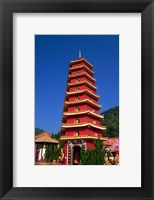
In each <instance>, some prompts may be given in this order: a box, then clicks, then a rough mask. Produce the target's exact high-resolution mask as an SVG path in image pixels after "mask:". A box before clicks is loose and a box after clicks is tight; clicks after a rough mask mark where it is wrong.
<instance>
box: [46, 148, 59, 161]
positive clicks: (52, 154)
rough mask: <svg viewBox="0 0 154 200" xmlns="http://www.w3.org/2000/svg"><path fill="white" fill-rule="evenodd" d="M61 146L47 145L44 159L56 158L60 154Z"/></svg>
mask: <svg viewBox="0 0 154 200" xmlns="http://www.w3.org/2000/svg"><path fill="white" fill-rule="evenodd" d="M60 150H61V146H58V145H53V144H52V145H51V144H50V145H47V146H46V151H45V160H46V161H47V162H52V161H53V160H57V159H58V157H59V155H60Z"/></svg>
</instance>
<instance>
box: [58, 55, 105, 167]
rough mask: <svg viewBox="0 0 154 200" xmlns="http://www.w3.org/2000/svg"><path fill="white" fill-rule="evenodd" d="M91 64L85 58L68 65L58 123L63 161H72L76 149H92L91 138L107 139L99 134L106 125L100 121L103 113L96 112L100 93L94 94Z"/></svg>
mask: <svg viewBox="0 0 154 200" xmlns="http://www.w3.org/2000/svg"><path fill="white" fill-rule="evenodd" d="M92 68H93V65H92V64H90V63H89V62H88V61H87V60H86V59H84V58H79V59H78V60H75V61H71V62H70V65H69V75H68V81H67V87H66V88H67V90H66V95H65V101H64V108H63V116H62V127H61V130H62V132H63V136H61V137H60V141H61V142H62V143H63V146H64V154H65V158H66V160H65V164H73V163H74V160H76V159H77V157H76V153H75V152H76V151H77V149H79V148H81V147H85V149H87V148H92V149H93V148H94V140H96V139H98V138H100V139H101V140H106V138H105V137H103V136H102V133H103V132H104V131H105V130H106V127H105V126H101V124H100V120H103V119H104V116H103V115H100V114H99V113H98V111H99V110H100V108H101V107H102V106H101V105H100V104H98V103H97V101H98V100H99V98H100V96H99V95H97V94H96V90H97V87H96V86H95V85H94V83H95V81H96V79H95V78H94V77H93V75H94V72H93V71H92ZM70 154H71V155H70ZM78 154H80V153H79V152H78ZM78 156H79V155H78ZM78 161H79V158H78Z"/></svg>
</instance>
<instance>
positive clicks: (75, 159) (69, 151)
mask: <svg viewBox="0 0 154 200" xmlns="http://www.w3.org/2000/svg"><path fill="white" fill-rule="evenodd" d="M95 139H98V138H95ZM95 139H92V138H91V139H90V138H88V139H78V138H76V139H72V140H63V141H61V142H62V143H63V149H64V164H65V165H79V164H80V150H81V148H83V149H85V150H87V149H88V148H89V149H94V148H95V146H94V140H95ZM100 139H101V140H106V138H103V137H102V138H100Z"/></svg>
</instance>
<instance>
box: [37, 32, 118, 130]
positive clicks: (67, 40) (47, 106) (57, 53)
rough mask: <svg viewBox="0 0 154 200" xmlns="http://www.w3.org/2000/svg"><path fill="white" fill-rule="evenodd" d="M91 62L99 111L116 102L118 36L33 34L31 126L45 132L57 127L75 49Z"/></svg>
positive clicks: (74, 58) (58, 127)
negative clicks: (98, 97)
mask: <svg viewBox="0 0 154 200" xmlns="http://www.w3.org/2000/svg"><path fill="white" fill-rule="evenodd" d="M79 51H81V52H82V57H84V58H86V59H87V60H88V61H89V62H90V63H92V64H93V65H94V67H93V71H94V78H96V83H95V85H96V86H97V87H98V90H97V91H96V94H98V95H100V100H99V101H98V103H100V104H102V105H103V106H102V109H101V110H100V111H99V113H102V112H103V111H105V110H108V109H110V108H111V107H114V106H117V105H119V36H118V35H36V36H35V127H36V128H40V129H43V130H45V131H47V132H49V133H52V132H54V133H57V132H58V131H59V130H60V128H61V120H62V109H63V105H64V97H65V92H66V81H67V77H68V67H69V63H70V61H71V60H76V59H77V58H78V52H79Z"/></svg>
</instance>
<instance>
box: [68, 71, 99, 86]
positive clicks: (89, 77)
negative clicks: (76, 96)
mask: <svg viewBox="0 0 154 200" xmlns="http://www.w3.org/2000/svg"><path fill="white" fill-rule="evenodd" d="M79 77H81V78H83V80H87V81H90V83H92V84H93V83H95V82H96V79H95V78H93V77H92V76H90V75H89V74H88V73H87V72H83V73H79V72H78V71H77V72H76V74H71V75H69V77H68V80H71V79H72V81H70V83H73V82H74V81H73V79H74V78H79ZM85 78H86V79H85Z"/></svg>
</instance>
